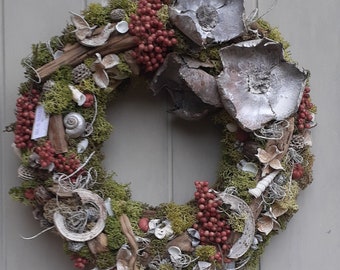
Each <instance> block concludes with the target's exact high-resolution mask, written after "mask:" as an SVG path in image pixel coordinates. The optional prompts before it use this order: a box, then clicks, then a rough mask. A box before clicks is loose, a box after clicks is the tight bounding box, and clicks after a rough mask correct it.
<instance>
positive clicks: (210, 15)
mask: <svg viewBox="0 0 340 270" xmlns="http://www.w3.org/2000/svg"><path fill="white" fill-rule="evenodd" d="M243 14H244V5H243V1H241V0H210V1H206V0H205V1H204V0H189V1H188V0H179V1H177V2H176V4H175V5H173V6H171V7H169V17H170V21H171V22H172V23H173V24H174V25H175V26H176V27H177V28H178V29H180V30H181V31H182V32H183V33H184V34H185V35H186V36H187V37H189V38H190V39H191V40H192V41H194V42H195V43H196V44H198V45H200V46H204V45H205V44H209V43H213V42H225V41H228V40H231V39H233V38H235V37H238V36H239V35H241V34H242V33H243V32H244V30H245V26H244V22H243Z"/></svg>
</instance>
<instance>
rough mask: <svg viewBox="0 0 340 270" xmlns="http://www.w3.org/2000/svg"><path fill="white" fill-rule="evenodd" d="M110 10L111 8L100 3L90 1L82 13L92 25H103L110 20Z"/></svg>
mask: <svg viewBox="0 0 340 270" xmlns="http://www.w3.org/2000/svg"><path fill="white" fill-rule="evenodd" d="M110 12H111V9H109V8H108V7H103V6H102V5H101V4H100V3H90V4H89V5H88V6H87V8H86V9H85V10H84V11H83V12H82V14H83V16H84V18H85V20H86V21H87V22H88V24H89V25H90V26H94V25H97V26H102V25H106V24H107V23H108V22H110Z"/></svg>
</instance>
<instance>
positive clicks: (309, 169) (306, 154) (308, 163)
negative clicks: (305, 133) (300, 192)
mask: <svg viewBox="0 0 340 270" xmlns="http://www.w3.org/2000/svg"><path fill="white" fill-rule="evenodd" d="M301 154H302V157H303V164H302V166H303V168H304V173H303V176H302V178H301V179H299V180H298V181H297V183H298V184H299V187H300V188H301V189H305V188H306V187H307V186H308V185H309V184H310V183H312V182H313V164H314V160H315V158H314V155H313V154H312V152H311V149H310V148H309V147H307V148H305V149H304V151H303V152H302V153H301Z"/></svg>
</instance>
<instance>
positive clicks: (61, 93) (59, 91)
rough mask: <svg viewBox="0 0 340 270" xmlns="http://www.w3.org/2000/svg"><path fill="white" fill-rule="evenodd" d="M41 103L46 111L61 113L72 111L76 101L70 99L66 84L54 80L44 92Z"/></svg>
mask: <svg viewBox="0 0 340 270" xmlns="http://www.w3.org/2000/svg"><path fill="white" fill-rule="evenodd" d="M42 104H43V106H44V109H45V111H46V112H47V113H50V114H63V113H67V112H70V111H74V107H75V104H76V103H75V102H73V101H72V92H71V91H70V89H69V87H68V84H67V83H65V82H59V81H56V82H55V84H54V86H53V87H52V89H51V90H49V91H47V92H45V93H44V95H43V97H42Z"/></svg>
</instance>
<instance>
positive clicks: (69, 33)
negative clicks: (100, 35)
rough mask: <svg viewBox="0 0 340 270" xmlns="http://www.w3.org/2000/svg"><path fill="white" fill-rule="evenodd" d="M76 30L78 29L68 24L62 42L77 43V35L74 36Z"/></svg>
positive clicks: (63, 32) (61, 38)
mask: <svg viewBox="0 0 340 270" xmlns="http://www.w3.org/2000/svg"><path fill="white" fill-rule="evenodd" d="M74 30H76V28H75V27H74V25H73V24H67V25H66V27H65V28H64V29H63V31H62V36H61V37H60V41H61V42H62V43H63V44H74V43H76V42H77V38H76V35H75V34H74Z"/></svg>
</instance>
